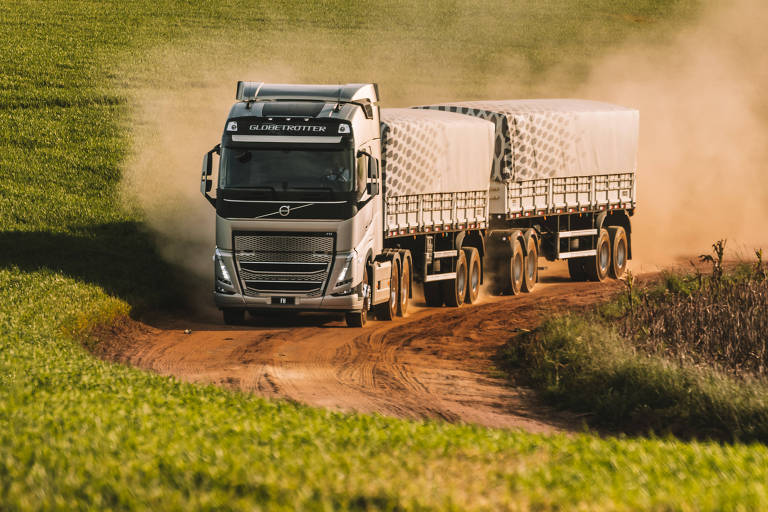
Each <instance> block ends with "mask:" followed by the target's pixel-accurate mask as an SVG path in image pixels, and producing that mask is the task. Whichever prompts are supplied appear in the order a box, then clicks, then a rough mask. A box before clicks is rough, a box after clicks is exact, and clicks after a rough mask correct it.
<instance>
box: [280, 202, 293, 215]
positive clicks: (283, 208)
mask: <svg viewBox="0 0 768 512" xmlns="http://www.w3.org/2000/svg"><path fill="white" fill-rule="evenodd" d="M277 211H278V213H279V214H280V215H282V216H283V217H287V216H288V214H290V213H291V207H290V206H288V205H287V204H284V205H283V206H281V207H280V209H279V210H277Z"/></svg>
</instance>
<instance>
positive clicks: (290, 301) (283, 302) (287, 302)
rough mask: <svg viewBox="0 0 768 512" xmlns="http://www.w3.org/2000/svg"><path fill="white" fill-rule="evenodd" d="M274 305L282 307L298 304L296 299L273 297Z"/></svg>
mask: <svg viewBox="0 0 768 512" xmlns="http://www.w3.org/2000/svg"><path fill="white" fill-rule="evenodd" d="M272 304H278V305H280V306H287V305H290V304H296V297H272Z"/></svg>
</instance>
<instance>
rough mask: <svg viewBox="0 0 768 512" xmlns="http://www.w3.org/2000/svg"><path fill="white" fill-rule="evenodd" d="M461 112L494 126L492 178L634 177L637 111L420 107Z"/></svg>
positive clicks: (590, 104) (483, 104)
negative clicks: (627, 173) (621, 174)
mask: <svg viewBox="0 0 768 512" xmlns="http://www.w3.org/2000/svg"><path fill="white" fill-rule="evenodd" d="M415 108H417V109H434V110H444V111H449V112H457V113H461V114H467V115H471V116H476V117H479V118H482V119H487V120H489V121H491V122H493V123H494V125H495V130H496V134H495V149H494V162H493V170H492V172H491V178H492V179H493V180H496V181H510V180H514V181H522V180H529V179H539V178H554V177H567V176H587V175H592V174H613V173H622V172H635V171H636V168H637V137H638V125H639V113H638V111H637V110H634V109H629V108H626V107H621V106H619V105H612V104H610V103H601V102H597V101H589V100H575V99H546V100H500V101H464V102H457V103H444V104H441V105H428V106H421V107H415Z"/></svg>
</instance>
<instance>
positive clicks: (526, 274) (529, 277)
mask: <svg viewBox="0 0 768 512" xmlns="http://www.w3.org/2000/svg"><path fill="white" fill-rule="evenodd" d="M523 267H524V268H523V285H522V289H523V291H524V292H528V293H530V292H532V291H533V289H534V287H535V286H536V283H537V282H538V281H539V249H538V247H537V246H536V239H535V238H534V237H532V236H531V237H528V246H527V248H526V251H525V264H524V265H523Z"/></svg>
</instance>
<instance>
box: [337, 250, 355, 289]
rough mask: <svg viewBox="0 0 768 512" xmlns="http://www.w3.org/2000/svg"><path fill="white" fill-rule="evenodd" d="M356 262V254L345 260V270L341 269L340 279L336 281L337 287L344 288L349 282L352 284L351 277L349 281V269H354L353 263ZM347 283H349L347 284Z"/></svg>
mask: <svg viewBox="0 0 768 512" xmlns="http://www.w3.org/2000/svg"><path fill="white" fill-rule="evenodd" d="M353 261H355V253H354V252H351V253H349V254H347V257H346V259H345V260H344V268H342V269H341V272H340V273H339V277H338V278H337V279H336V286H342V285H345V284H347V282H351V277H350V279H349V280H348V279H347V274H348V273H350V272H349V269H350V268H351V267H352V262H353ZM345 281H347V282H345Z"/></svg>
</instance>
